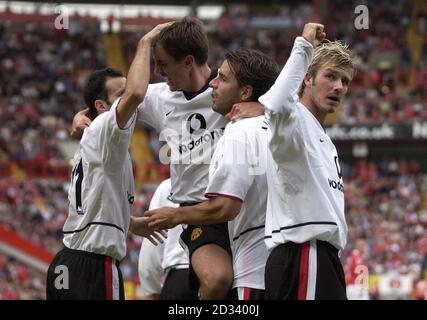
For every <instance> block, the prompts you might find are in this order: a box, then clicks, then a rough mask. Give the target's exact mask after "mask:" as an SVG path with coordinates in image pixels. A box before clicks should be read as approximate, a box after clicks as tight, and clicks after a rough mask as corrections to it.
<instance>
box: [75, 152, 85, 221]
mask: <svg viewBox="0 0 427 320" xmlns="http://www.w3.org/2000/svg"><path fill="white" fill-rule="evenodd" d="M74 174H75V175H76V176H77V181H76V211H77V214H79V215H82V214H83V210H82V181H83V159H80V162H79V164H78V166H77V167H76V169H75V172H74Z"/></svg>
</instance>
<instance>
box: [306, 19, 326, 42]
mask: <svg viewBox="0 0 427 320" xmlns="http://www.w3.org/2000/svg"><path fill="white" fill-rule="evenodd" d="M324 28H325V27H324V26H323V24H320V23H313V22H309V23H307V24H306V25H305V26H304V30H303V31H302V36H303V37H304V38H305V39H306V40H307V41H308V42H310V43H311V44H312V45H313V47H317V46H318V45H319V44H320V43H321V42H322V41H323V40H324V39H325V38H326V33H325V32H324Z"/></svg>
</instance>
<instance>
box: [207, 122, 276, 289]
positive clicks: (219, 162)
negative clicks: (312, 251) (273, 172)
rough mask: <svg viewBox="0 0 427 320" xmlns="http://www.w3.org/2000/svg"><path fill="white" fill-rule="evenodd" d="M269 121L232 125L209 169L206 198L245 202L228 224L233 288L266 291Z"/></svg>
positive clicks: (219, 145) (220, 142)
mask: <svg viewBox="0 0 427 320" xmlns="http://www.w3.org/2000/svg"><path fill="white" fill-rule="evenodd" d="M266 154H267V122H266V120H265V117H264V116H259V117H255V118H249V119H242V120H239V121H237V122H234V123H229V124H228V125H227V127H226V129H225V132H224V135H223V137H222V138H221V139H220V141H219V142H218V145H217V148H216V150H215V153H214V157H213V159H212V163H211V166H210V168H209V185H208V188H207V189H206V197H208V198H210V197H214V196H218V195H220V196H225V197H230V198H234V199H238V200H240V201H242V207H241V210H240V212H239V214H238V215H237V216H236V217H235V218H234V219H233V220H232V221H229V222H228V231H229V235H230V245H231V250H232V253H233V269H234V282H233V288H236V287H249V288H253V289H264V269H265V263H266V261H267V256H268V251H267V247H266V245H265V242H264V225H265V213H266V206H267V181H266Z"/></svg>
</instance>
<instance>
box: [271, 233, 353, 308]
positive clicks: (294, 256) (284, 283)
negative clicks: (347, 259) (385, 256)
mask: <svg viewBox="0 0 427 320" xmlns="http://www.w3.org/2000/svg"><path fill="white" fill-rule="evenodd" d="M265 299H267V300H313V299H316V300H345V299H347V295H346V286H345V277H344V270H343V268H342V265H341V261H340V259H339V257H338V249H336V248H335V247H334V246H333V245H331V244H329V243H328V242H325V241H320V240H311V241H307V242H304V243H294V242H287V243H285V244H281V245H279V246H277V247H276V248H274V249H273V251H272V252H271V253H270V255H269V257H268V259H267V263H266V266H265Z"/></svg>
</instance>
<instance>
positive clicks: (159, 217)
mask: <svg viewBox="0 0 427 320" xmlns="http://www.w3.org/2000/svg"><path fill="white" fill-rule="evenodd" d="M174 209H175V208H170V207H164V208H160V209H155V210H151V211H145V213H144V217H148V226H149V227H150V228H154V229H156V230H159V229H171V228H173V227H175V226H176V225H177V224H179V222H178V221H177V213H176V212H175V211H174Z"/></svg>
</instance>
